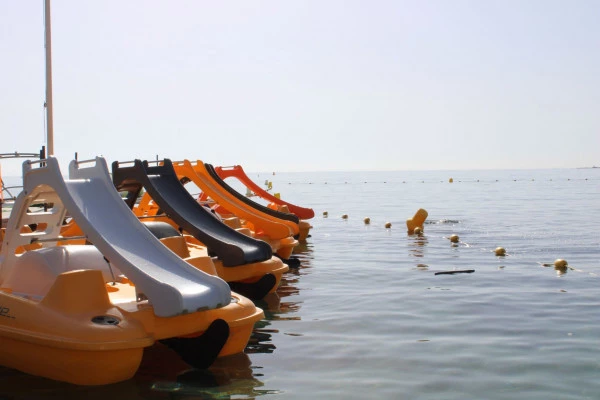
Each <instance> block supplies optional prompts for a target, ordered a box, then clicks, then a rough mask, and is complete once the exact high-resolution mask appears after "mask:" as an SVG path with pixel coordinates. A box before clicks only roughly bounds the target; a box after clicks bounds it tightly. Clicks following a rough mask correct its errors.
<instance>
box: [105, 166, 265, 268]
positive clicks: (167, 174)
mask: <svg viewBox="0 0 600 400" xmlns="http://www.w3.org/2000/svg"><path fill="white" fill-rule="evenodd" d="M127 164H129V163H127ZM112 176H113V183H114V185H115V187H116V188H117V190H118V191H119V192H122V191H126V192H127V197H126V198H125V201H126V203H127V205H128V206H129V207H130V208H132V209H133V207H134V205H135V202H136V200H137V198H138V196H139V195H140V193H141V190H142V188H144V189H146V191H147V192H148V194H149V195H150V197H152V200H154V202H155V203H156V204H157V205H158V207H159V208H160V209H161V210H162V211H163V212H164V213H165V214H166V215H167V217H169V218H170V219H172V220H173V221H174V222H175V223H176V224H177V225H179V226H180V227H181V228H182V229H183V230H185V231H187V232H189V233H190V234H191V235H193V236H194V237H195V238H196V239H198V240H199V241H201V242H202V243H204V244H205V245H206V247H207V248H208V251H209V253H211V254H215V255H216V256H217V257H218V258H219V259H220V260H221V261H222V262H223V265H224V266H226V267H234V266H236V265H244V264H250V263H254V262H260V261H265V260H269V259H271V257H272V251H271V246H269V244H267V243H265V242H263V241H261V240H256V239H254V238H251V237H249V236H246V235H244V234H242V233H239V232H238V231H236V230H234V229H232V228H230V227H228V226H227V225H225V224H224V223H223V222H221V221H220V220H218V219H217V218H215V216H214V215H213V214H211V212H210V211H209V210H207V209H206V208H205V207H203V206H201V205H200V204H199V203H198V202H197V201H196V200H195V199H194V198H193V197H192V195H191V194H190V193H189V192H188V191H187V190H186V188H185V187H184V186H183V185H182V184H181V182H180V181H179V179H177V175H176V173H175V170H174V169H173V164H172V163H171V160H169V159H165V160H164V163H163V165H153V166H149V165H148V162H147V161H140V160H135V161H134V162H133V165H127V166H122V165H119V162H118V161H115V162H113V163H112Z"/></svg>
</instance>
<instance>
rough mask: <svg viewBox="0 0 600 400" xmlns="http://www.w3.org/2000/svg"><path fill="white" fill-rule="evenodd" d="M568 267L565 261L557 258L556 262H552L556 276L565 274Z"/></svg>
mask: <svg viewBox="0 0 600 400" xmlns="http://www.w3.org/2000/svg"><path fill="white" fill-rule="evenodd" d="M568 267H569V264H568V263H567V260H563V259H561V258H559V259H558V260H555V261H554V270H555V271H556V273H557V274H558V275H564V274H566V273H567V268H568Z"/></svg>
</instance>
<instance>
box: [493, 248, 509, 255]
mask: <svg viewBox="0 0 600 400" xmlns="http://www.w3.org/2000/svg"><path fill="white" fill-rule="evenodd" d="M494 253H495V254H496V255H497V256H500V257H501V256H505V255H506V250H504V247H496V250H494Z"/></svg>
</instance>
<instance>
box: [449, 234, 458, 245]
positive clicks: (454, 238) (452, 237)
mask: <svg viewBox="0 0 600 400" xmlns="http://www.w3.org/2000/svg"><path fill="white" fill-rule="evenodd" d="M458 240H459V238H458V235H450V241H451V242H452V243H458Z"/></svg>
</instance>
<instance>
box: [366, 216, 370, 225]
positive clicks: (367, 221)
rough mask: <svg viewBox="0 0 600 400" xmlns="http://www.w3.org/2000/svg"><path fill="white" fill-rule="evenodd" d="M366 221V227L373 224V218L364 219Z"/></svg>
mask: <svg viewBox="0 0 600 400" xmlns="http://www.w3.org/2000/svg"><path fill="white" fill-rule="evenodd" d="M364 221H365V224H366V225H369V224H370V223H371V218H369V217H367V218H365V219H364Z"/></svg>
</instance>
